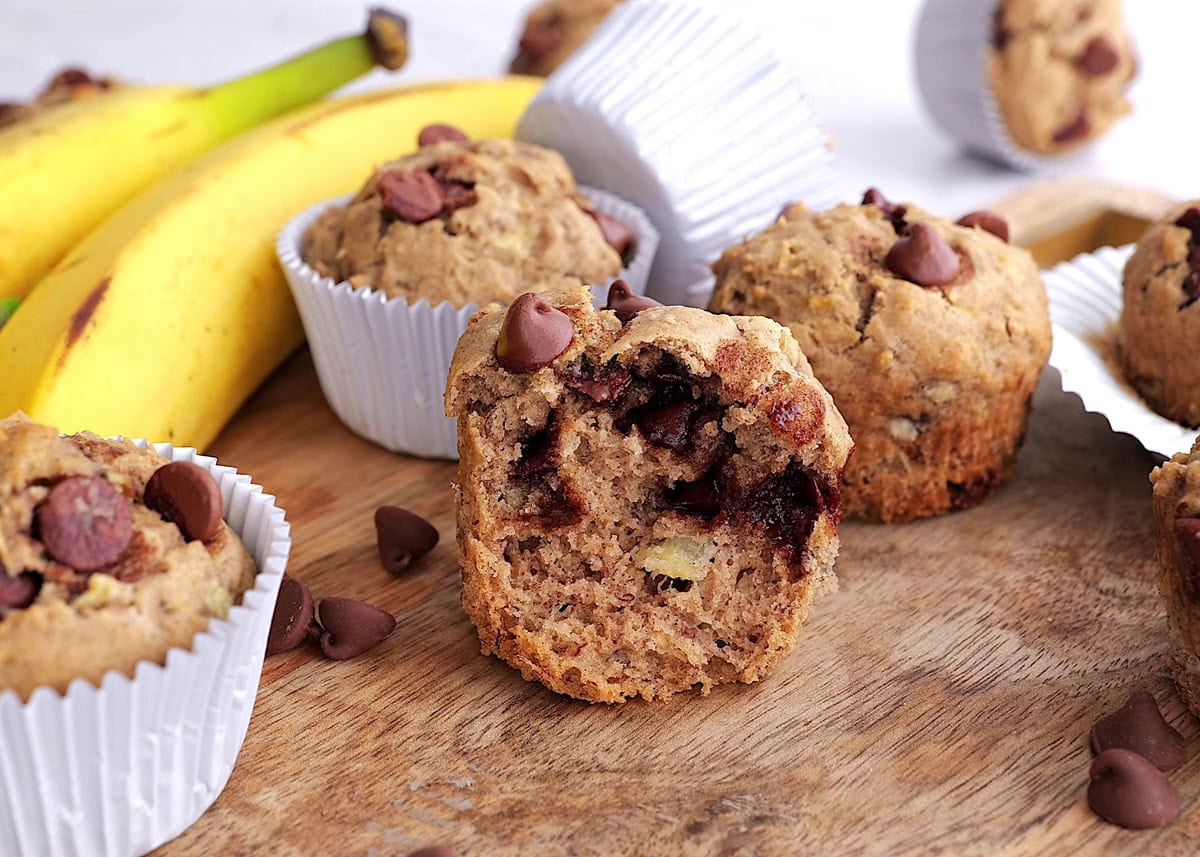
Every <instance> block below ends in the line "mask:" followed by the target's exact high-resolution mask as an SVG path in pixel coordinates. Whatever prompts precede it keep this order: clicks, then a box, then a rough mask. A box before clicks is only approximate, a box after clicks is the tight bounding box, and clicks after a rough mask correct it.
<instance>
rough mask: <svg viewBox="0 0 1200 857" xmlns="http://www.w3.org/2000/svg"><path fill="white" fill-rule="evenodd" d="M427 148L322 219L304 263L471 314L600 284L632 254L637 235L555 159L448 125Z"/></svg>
mask: <svg viewBox="0 0 1200 857" xmlns="http://www.w3.org/2000/svg"><path fill="white" fill-rule="evenodd" d="M420 142H421V144H422V145H421V148H420V149H419V150H418V151H417V152H415V153H413V154H411V155H409V156H407V157H404V158H400V159H399V160H396V161H393V162H391V163H389V164H385V165H384V166H382V167H380V168H379V169H378V170H377V171H376V172H375V174H374V175H373V176H372V177H371V178H370V180H369V181H368V182H367V184H366V185H365V186H364V187H363V189H362V190H361V191H360V192H359V193H358V195H357V196H356V197H355V198H354V200H353V201H351V202H350V203H349V204H348V205H345V206H334V207H332V208H330V209H328V210H326V211H325V212H323V213H322V214H321V215H320V216H319V217H318V218H317V220H316V221H315V222H314V223H313V224H312V225H311V226H310V227H309V228H308V230H307V231H306V232H305V233H304V237H303V241H302V242H301V257H302V258H303V260H304V261H305V262H306V263H308V264H309V265H310V266H311V267H312V268H313V269H315V270H316V271H317V272H318V273H320V274H321V275H322V276H325V277H331V278H332V279H334V280H336V281H339V282H341V281H346V282H349V283H350V284H351V285H352V286H354V287H356V288H357V287H359V286H371V287H372V288H374V289H377V290H379V291H382V292H383V293H384V294H386V295H387V296H388V297H400V298H404V299H406V300H408V301H418V300H420V299H422V298H425V299H428V301H429V302H430V303H431V304H438V303H441V302H442V301H450V302H451V303H453V304H454V305H455V306H463V305H465V304H468V303H471V302H476V303H480V304H483V303H486V302H488V301H511V300H512V299H513V298H515V297H516V296H517V295H518V294H520V293H521V292H523V291H526V290H527V289H529V288H530V287H534V288H537V289H538V290H543V289H547V288H555V287H564V286H570V285H575V284H577V283H580V282H585V283H600V284H603V283H605V282H606V281H607V280H608V279H610V278H612V277H614V276H616V275H617V274H618V273H619V272H620V271H621V265H622V255H623V254H625V255H628V254H629V253H631V252H632V250H633V248H632V242H633V233H632V232H631V231H630V230H629V229H628V228H626V227H625V226H624V225H623V224H620V223H618V222H617V221H615V220H613V219H612V218H610V217H607V216H605V215H603V214H600V213H599V212H595V211H593V209H592V207H591V204H590V202H589V201H588V200H587V198H586V197H584V196H583V195H582V194H581V193H580V192H579V190H578V188H577V187H576V185H575V178H574V176H572V175H571V170H570V168H569V167H568V166H567V162H566V161H565V160H564V159H563V157H562V156H561V155H559V154H558V153H557V152H554V151H551V150H549V149H545V148H542V147H540V146H534V145H531V144H528V143H519V142H514V141H512V140H481V141H478V142H470V141H468V140H466V138H465V137H464V136H463V135H462V132H460V131H458V130H457V129H454V128H450V127H448V126H431V127H430V128H426V129H425V131H423V132H422V134H421V141H420Z"/></svg>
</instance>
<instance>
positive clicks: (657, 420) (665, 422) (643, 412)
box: [633, 401, 700, 452]
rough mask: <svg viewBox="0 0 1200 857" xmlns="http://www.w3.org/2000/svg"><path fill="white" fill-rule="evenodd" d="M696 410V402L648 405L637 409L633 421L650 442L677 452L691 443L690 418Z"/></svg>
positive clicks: (698, 407) (697, 407) (698, 408)
mask: <svg viewBox="0 0 1200 857" xmlns="http://www.w3.org/2000/svg"><path fill="white" fill-rule="evenodd" d="M698 410H700V405H699V404H698V403H697V402H687V401H684V402H673V403H671V404H669V405H661V406H655V405H649V406H647V407H645V408H641V409H639V410H638V411H637V412H636V413H635V414H634V416H633V421H634V423H635V424H636V425H637V427H638V429H639V430H640V431H641V433H642V434H643V435H644V436H645V438H646V440H648V441H650V443H652V444H654V445H655V446H660V447H662V448H664V449H669V450H672V451H674V452H679V451H681V450H684V449H687V448H688V447H689V446H691V444H692V437H691V431H692V418H693V417H694V416H695V415H696V412H697V411H698Z"/></svg>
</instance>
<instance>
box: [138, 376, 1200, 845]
mask: <svg viewBox="0 0 1200 857" xmlns="http://www.w3.org/2000/svg"><path fill="white" fill-rule="evenodd" d="M212 451H213V452H215V453H216V454H217V455H219V456H220V458H221V459H222V460H227V461H228V462H229V463H231V464H236V465H237V466H238V467H239V468H240V469H242V470H243V471H244V472H249V473H251V474H253V475H254V477H255V478H256V480H257V481H260V482H261V483H262V484H264V485H266V486H267V487H268V489H269V490H271V491H273V492H275V493H276V494H277V495H278V498H279V502H280V504H281V505H282V506H283V508H284V509H286V510H287V512H288V518H289V520H291V522H292V526H293V535H294V539H295V548H294V552H293V555H292V562H291V565H290V570H291V572H292V573H293V574H295V575H296V576H298V577H300V578H302V579H304V580H306V581H307V582H308V583H309V584H310V585H311V586H312V589H313V591H314V594H315V595H316V596H317V597H320V596H324V595H334V594H338V595H349V596H352V597H357V598H364V599H369V600H371V601H374V602H376V603H378V604H380V605H382V606H383V607H385V608H386V609H389V610H392V611H393V612H395V613H396V615H397V616H398V618H399V627H398V628H397V630H396V632H395V633H394V634H393V635H392V636H391V637H390V638H389V639H388V640H386V641H385V642H384V643H383V644H382V645H381V646H379V647H378V648H376V649H375V650H373V651H371V652H370V653H368V654H367V655H364V656H363V657H361V658H359V659H357V660H353V661H345V662H331V661H326V660H322V659H321V658H320V657H319V656H318V655H317V654H316V652H315V650H314V649H304V650H301V651H296V652H292V653H288V654H284V655H277V656H275V657H272V658H270V659H268V661H267V665H266V669H265V671H264V674H263V682H262V687H261V691H260V694H259V698H258V702H257V704H256V707H255V712H254V718H253V720H252V722H251V726H250V734H249V737H248V738H247V740H246V744H245V747H244V749H243V751H242V754H241V757H240V758H239V761H238V764H237V768H236V769H235V771H234V773H233V777H232V779H231V781H230V783H229V786H228V788H227V789H226V790H225V792H224V794H223V795H222V796H221V797H220V799H219V800H218V801H217V803H216V805H215V806H214V807H213V808H212V809H211V810H210V811H209V812H208V813H207V814H206V815H205V816H204V817H203V818H202V819H201V820H200V821H199V822H198V823H197V824H196V825H195V826H194V827H192V828H191V829H190V830H188V831H187V832H186V833H184V834H183V836H181V837H180V838H179V839H178V840H176V841H175V842H174V843H172V844H170V845H168V846H166V847H165V848H163V849H162V850H161V853H162V854H164V855H175V857H179V855H213V854H272V855H274V854H280V855H292V854H295V855H307V854H347V855H350V854H361V855H405V854H407V853H409V851H411V850H413V849H415V848H417V847H418V846H420V845H423V844H430V843H432V844H437V843H442V844H447V845H452V846H454V847H455V848H457V849H458V851H459V852H460V854H462V855H463V857H476V855H479V857H482V855H542V854H546V855H558V854H561V855H609V854H631V855H632V854H637V855H671V854H714V855H727V854H728V855H732V854H739V855H742V854H744V855H795V854H839V855H842V854H845V855H850V854H889V855H896V854H955V855H959V854H962V855H967V854H1031V855H1033V854H1036V855H1051V854H1079V853H1096V854H1099V853H1104V854H1138V853H1147V854H1149V853H1154V854H1192V853H1195V850H1196V845H1195V843H1196V842H1197V841H1200V812H1197V806H1198V805H1200V758H1198V755H1200V754H1197V753H1196V744H1197V742H1196V737H1197V732H1198V730H1197V724H1196V722H1195V721H1194V720H1193V719H1192V718H1191V717H1190V716H1187V715H1185V713H1184V710H1183V708H1182V705H1181V703H1180V701H1179V698H1178V697H1177V695H1176V693H1175V691H1174V689H1173V687H1172V685H1171V683H1170V680H1169V679H1168V678H1167V676H1166V673H1165V671H1164V668H1163V665H1162V656H1163V653H1164V652H1165V648H1166V639H1165V634H1164V629H1163V621H1164V620H1163V611H1162V608H1161V607H1160V605H1159V602H1158V600H1157V599H1156V598H1155V596H1154V591H1153V574H1154V569H1153V542H1152V539H1151V518H1150V492H1149V483H1148V482H1147V478H1146V477H1147V474H1148V472H1149V470H1150V468H1151V467H1152V465H1153V462H1152V460H1151V459H1150V458H1149V457H1148V456H1147V454H1146V453H1145V452H1144V451H1143V450H1142V449H1141V448H1140V447H1139V446H1138V444H1137V443H1136V442H1135V441H1133V440H1132V439H1130V438H1128V437H1124V436H1120V435H1115V434H1112V433H1111V432H1110V431H1109V429H1108V426H1107V424H1106V423H1105V422H1104V420H1103V419H1101V418H1100V417H1097V416H1094V415H1089V414H1087V413H1085V412H1084V411H1083V410H1082V406H1081V405H1080V403H1079V402H1078V400H1077V399H1075V398H1073V397H1071V396H1068V395H1066V394H1064V393H1062V392H1061V391H1060V390H1059V389H1058V387H1057V378H1056V376H1055V374H1054V372H1053V370H1048V372H1047V377H1046V378H1044V379H1043V382H1042V385H1041V387H1040V389H1039V390H1038V393H1037V396H1036V400H1035V410H1034V414H1033V419H1032V422H1031V425H1030V431H1029V437H1028V440H1027V442H1026V446H1025V449H1024V453H1023V455H1022V458H1021V463H1020V466H1019V468H1018V471H1017V474H1016V476H1015V478H1014V480H1013V481H1012V482H1011V483H1010V484H1009V485H1008V486H1007V487H1006V488H1004V489H1003V490H1001V491H1000V492H999V494H998V495H997V496H996V497H995V498H994V499H993V500H992V501H991V502H989V503H987V504H986V505H984V506H982V507H981V508H978V509H976V510H973V511H970V512H963V513H958V514H953V515H949V516H947V517H943V518H940V519H935V520H929V521H923V522H918V523H915V524H908V525H902V526H879V525H863V524H853V523H851V524H847V525H846V526H845V527H844V529H843V547H842V554H841V557H840V559H839V561H838V566H837V570H838V575H839V577H840V579H841V588H840V591H839V592H838V593H837V594H836V595H833V596H830V597H827V598H825V599H824V600H822V601H821V602H819V603H818V605H817V607H816V609H815V611H814V614H813V618H812V619H811V620H810V622H809V623H808V625H807V626H806V628H805V630H804V634H803V636H802V638H801V641H800V644H799V645H798V646H797V648H796V650H795V651H794V652H793V653H792V654H791V655H790V656H789V657H788V658H787V659H786V660H785V661H784V662H783V664H782V665H781V666H780V667H779V669H778V670H776V671H775V672H774V673H773V674H771V675H770V676H768V678H767V679H765V680H764V681H762V682H761V683H759V684H756V685H751V686H737V687H724V688H720V689H718V690H717V691H716V692H714V693H713V694H712V695H711V696H708V697H699V696H691V697H686V696H685V697H678V698H677V699H676V701H674V702H672V703H667V704H646V703H641V702H630V703H627V704H625V705H623V706H615V707H607V706H589V705H587V704H584V703H579V702H574V701H571V700H569V699H565V698H561V697H558V696H556V695H554V694H552V693H550V692H549V691H547V690H545V689H543V688H541V687H540V686H539V685H534V684H529V683H526V682H525V681H523V680H522V679H521V677H520V676H519V675H518V674H517V673H516V672H514V671H513V670H511V669H509V668H508V667H507V666H505V665H504V664H503V663H501V662H500V661H498V660H496V659H494V658H485V657H482V656H481V655H480V654H479V651H478V644H477V641H476V639H475V634H474V631H473V629H472V627H471V625H470V624H469V623H468V621H467V619H466V617H465V616H464V614H463V612H462V610H461V609H460V607H459V605H458V601H457V566H456V562H455V556H454V544H453V514H452V506H453V499H452V493H451V490H450V481H451V479H452V478H453V476H454V470H455V469H454V466H453V465H452V464H447V463H438V462H429V461H419V460H415V459H409V458H405V457H402V456H397V455H391V454H389V453H387V452H384V451H382V450H381V449H379V448H377V447H375V446H373V445H371V444H369V443H367V442H366V441H363V440H361V439H359V438H357V437H355V436H354V435H352V434H351V433H350V432H349V431H348V430H347V429H345V428H343V427H342V426H341V424H340V423H339V422H338V421H337V420H336V418H335V417H334V416H333V414H332V413H331V412H330V411H329V410H328V408H327V407H326V406H325V404H324V400H323V399H322V397H321V394H320V391H319V388H318V386H317V382H316V378H315V375H314V373H313V370H312V367H311V363H310V360H309V358H308V355H307V354H304V353H302V354H300V355H298V356H297V357H296V358H294V359H293V360H292V361H291V362H290V363H289V364H288V365H287V366H286V367H285V368H284V370H283V371H281V372H280V373H279V374H278V375H277V376H276V377H275V378H274V379H273V380H272V381H271V382H270V383H269V384H268V386H267V387H266V388H264V389H263V390H262V391H261V392H260V393H259V394H258V395H257V396H256V397H255V398H254V400H253V401H252V402H251V403H250V404H249V406H248V407H247V408H246V409H245V410H244V411H243V413H242V414H241V415H240V416H239V418H238V419H237V421H236V422H235V423H234V424H233V425H232V426H231V427H230V428H229V430H228V431H227V432H226V433H225V434H224V435H223V436H222V437H221V438H220V439H219V440H218V442H217V443H216V444H215V446H214V448H213V450H212ZM383 503H392V504H399V505H403V506H406V507H408V508H410V509H413V510H414V511H417V512H419V513H420V514H423V515H425V516H427V517H429V518H430V519H431V520H432V521H433V523H434V524H435V525H436V526H437V527H438V530H439V531H440V532H441V536H442V542H441V544H440V545H439V546H438V547H437V548H436V549H435V550H434V552H433V553H432V554H430V555H429V556H428V557H426V558H425V559H424V560H423V561H422V562H421V563H420V564H419V565H417V566H415V567H413V568H412V569H410V570H409V572H408V573H407V574H405V575H404V576H402V577H399V578H393V577H391V576H389V575H388V574H387V573H385V572H384V571H383V570H382V569H381V568H380V566H379V563H378V560H377V557H376V552H375V545H374V531H373V524H372V514H373V512H374V509H375V507H376V506H378V505H380V504H383ZM1139 688H1148V689H1150V690H1151V691H1152V692H1153V693H1154V694H1155V696H1156V697H1158V699H1159V700H1160V702H1161V703H1162V704H1163V707H1164V710H1165V712H1166V714H1167V717H1168V719H1169V720H1170V721H1171V722H1172V723H1173V724H1175V725H1176V726H1177V727H1178V728H1180V730H1181V731H1182V732H1183V733H1184V735H1185V736H1186V737H1187V738H1188V741H1189V750H1190V754H1189V761H1188V762H1187V763H1186V765H1185V766H1184V767H1183V768H1182V769H1180V770H1179V771H1177V772H1175V773H1174V774H1173V775H1172V780H1173V781H1174V782H1175V784H1176V786H1177V787H1178V788H1179V791H1180V794H1181V798H1182V801H1183V806H1184V811H1183V814H1182V815H1181V817H1180V819H1179V820H1178V821H1176V822H1175V824H1174V825H1172V826H1171V827H1169V828H1166V829H1164V830H1161V831H1156V832H1142V833H1134V832H1128V831H1124V830H1121V829H1119V828H1116V827H1113V826H1110V825H1108V824H1105V823H1103V822H1101V821H1099V820H1098V819H1096V817H1095V816H1093V815H1092V814H1091V812H1090V811H1089V810H1088V809H1087V806H1086V803H1085V800H1084V793H1085V788H1086V783H1087V768H1088V764H1089V762H1090V759H1091V754H1090V752H1089V751H1088V749H1087V732H1088V729H1089V728H1090V726H1091V724H1092V723H1093V722H1094V721H1095V720H1096V719H1097V718H1098V717H1099V716H1101V715H1102V714H1104V713H1106V712H1108V711H1109V710H1111V709H1113V708H1115V707H1117V706H1119V705H1120V703H1121V702H1122V701H1123V699H1124V697H1125V695H1126V694H1127V693H1129V692H1131V691H1132V690H1135V689H1139Z"/></svg>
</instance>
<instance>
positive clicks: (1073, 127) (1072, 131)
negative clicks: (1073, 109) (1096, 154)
mask: <svg viewBox="0 0 1200 857" xmlns="http://www.w3.org/2000/svg"><path fill="white" fill-rule="evenodd" d="M1091 130H1092V123H1091V121H1090V120H1089V119H1088V112H1087V108H1086V107H1084V108H1081V109H1080V111H1079V115H1078V116H1076V117H1075V121H1074V122H1072V123H1071V124H1070V125H1068V126H1066V127H1065V128H1063V129H1061V130H1059V132H1058V133H1056V134H1055V135H1054V142H1055V143H1070V142H1071V141H1072V140H1079V139H1081V138H1083V137H1086V136H1087V135H1088V134H1089V133H1090V132H1091Z"/></svg>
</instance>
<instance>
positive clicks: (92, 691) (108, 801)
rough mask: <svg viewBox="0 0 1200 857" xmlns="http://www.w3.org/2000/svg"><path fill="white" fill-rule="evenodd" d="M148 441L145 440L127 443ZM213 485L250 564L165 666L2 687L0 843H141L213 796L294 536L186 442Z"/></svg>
mask: <svg viewBox="0 0 1200 857" xmlns="http://www.w3.org/2000/svg"><path fill="white" fill-rule="evenodd" d="M137 444H138V446H142V447H144V446H145V445H146V443H145V441H137ZM154 448H155V449H156V450H157V451H158V452H159V453H160V454H161V455H163V456H164V457H166V458H167V459H170V460H174V461H193V462H195V463H196V464H198V465H200V466H201V467H204V468H205V469H206V470H208V471H209V472H210V473H211V474H212V475H213V477H214V478H215V479H216V480H217V482H218V484H219V485H220V487H221V496H222V497H223V498H224V501H225V520H226V521H227V522H228V523H229V525H230V527H232V528H233V529H234V530H235V531H236V532H237V533H238V534H239V535H240V536H241V537H242V541H243V542H245V545H246V549H247V550H248V551H249V552H250V554H251V555H252V556H253V557H254V561H255V564H256V565H257V566H258V574H257V576H256V577H255V579H254V587H253V588H252V589H249V590H247V591H246V592H245V593H244V594H243V596H242V601H241V604H239V605H237V606H235V607H233V608H231V609H230V611H229V616H228V618H226V619H223V620H222V619H214V620H213V621H212V622H211V623H210V624H209V628H208V630H207V631H204V632H202V633H200V634H197V635H196V637H195V639H194V640H193V643H192V647H191V649H190V650H188V649H171V650H170V651H169V652H168V654H167V659H166V663H165V665H162V666H160V665H158V664H154V663H149V662H145V661H143V662H142V663H140V664H138V665H137V668H136V670H135V672H134V677H133V678H132V679H130V678H127V677H126V676H124V675H121V674H120V673H118V672H109V673H107V674H106V675H105V676H104V679H103V681H102V682H101V684H100V687H99V688H97V687H94V686H93V685H91V684H89V683H88V682H86V681H83V680H82V679H77V680H75V681H74V682H72V683H71V684H70V686H69V687H68V688H67V692H66V694H65V695H61V696H60V695H59V694H57V693H56V692H54V691H53V690H52V689H50V688H39V689H38V690H36V691H34V693H33V695H32V696H31V697H30V699H29V701H28V702H27V703H22V702H21V700H20V699H19V698H18V697H17V695H16V694H15V693H14V692H12V691H7V692H5V693H3V694H0V747H2V748H3V751H2V752H0V854H3V855H6V857H8V855H14V857H15V855H31V856H32V855H36V857H59V855H63V857H66V855H77V856H78V857H82V855H105V857H131V855H138V854H145V853H146V852H148V851H150V850H152V849H154V848H157V847H158V846H159V845H162V844H163V843H164V842H167V841H169V840H171V839H174V838H175V837H176V836H178V835H179V834H180V833H182V832H183V831H184V830H185V829H187V828H188V827H189V826H191V825H192V824H193V823H194V822H195V821H196V820H197V819H198V818H199V817H200V816H201V815H202V814H203V813H204V811H205V810H207V809H208V808H209V806H211V805H212V803H213V801H215V800H216V799H217V795H219V794H220V793H221V790H222V789H224V788H225V784H226V782H228V780H229V775H230V774H231V773H232V771H233V765H234V762H235V761H236V760H237V755H238V751H239V750H240V749H241V746H242V741H243V740H244V739H245V737H246V729H247V727H248V726H249V723H250V712H251V710H252V709H253V707H254V698H255V695H256V694H257V692H258V683H259V678H260V676H261V673H262V663H263V654H264V652H265V651H266V646H267V632H268V631H269V630H270V627H271V616H272V614H273V613H274V610H275V598H276V595H277V594H278V592H279V581H280V580H281V579H282V578H283V572H284V568H285V567H286V565H287V558H288V552H289V550H290V548H291V539H290V537H289V525H288V524H287V523H286V522H285V521H284V516H283V510H282V509H279V508H277V507H276V505H275V498H274V497H272V496H271V495H270V494H264V493H262V488H261V487H259V486H258V485H253V484H251V482H250V477H249V476H243V475H241V474H239V473H237V472H236V471H235V470H234V469H233V468H232V467H225V466H223V465H218V464H217V463H216V459H213V458H210V457H208V456H203V455H197V454H196V451H195V450H194V449H184V448H181V449H175V448H174V447H172V446H171V445H170V444H165V443H162V444H155V445H154Z"/></svg>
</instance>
